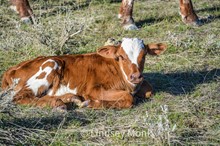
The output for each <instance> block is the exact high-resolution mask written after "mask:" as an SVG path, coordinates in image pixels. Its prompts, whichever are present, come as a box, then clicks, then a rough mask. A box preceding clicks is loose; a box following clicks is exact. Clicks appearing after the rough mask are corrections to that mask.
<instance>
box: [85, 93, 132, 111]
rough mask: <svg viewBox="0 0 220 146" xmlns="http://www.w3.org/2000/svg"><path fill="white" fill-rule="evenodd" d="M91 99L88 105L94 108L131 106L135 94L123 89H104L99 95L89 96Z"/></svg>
mask: <svg viewBox="0 0 220 146" xmlns="http://www.w3.org/2000/svg"><path fill="white" fill-rule="evenodd" d="M88 99H89V100H90V102H89V105H88V107H89V108H93V109H102V108H116V109H122V108H130V107H132V104H133V96H132V95H131V94H130V93H129V92H127V91H123V90H107V91H106V90H102V91H100V92H99V95H97V96H88V98H86V100H88Z"/></svg>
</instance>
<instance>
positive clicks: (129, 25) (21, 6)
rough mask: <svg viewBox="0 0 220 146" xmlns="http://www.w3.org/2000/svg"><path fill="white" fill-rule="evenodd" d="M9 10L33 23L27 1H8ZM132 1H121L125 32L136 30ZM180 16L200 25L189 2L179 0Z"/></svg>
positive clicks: (121, 14) (188, 22)
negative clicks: (9, 2) (9, 4)
mask: <svg viewBox="0 0 220 146" xmlns="http://www.w3.org/2000/svg"><path fill="white" fill-rule="evenodd" d="M10 1H11V4H12V5H11V6H10V7H11V8H12V9H13V10H15V11H16V12H18V13H19V15H20V18H21V20H22V21H24V22H31V21H32V22H33V21H34V17H33V11H32V9H31V7H30V4H29V2H28V0H10ZM133 5H134V0H122V3H121V7H120V11H119V15H118V17H119V18H120V19H121V20H122V25H123V27H124V29H126V30H135V29H138V28H137V26H136V25H135V22H134V19H133V17H132V13H133ZM179 5H180V15H181V17H182V20H183V22H184V23H186V24H190V25H200V21H199V19H198V16H197V15H196V13H195V11H194V9H193V5H192V2H191V0H179Z"/></svg>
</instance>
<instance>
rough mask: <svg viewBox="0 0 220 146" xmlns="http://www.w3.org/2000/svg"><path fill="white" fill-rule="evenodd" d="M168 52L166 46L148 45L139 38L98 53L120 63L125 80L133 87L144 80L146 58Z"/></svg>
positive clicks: (104, 48)
mask: <svg viewBox="0 0 220 146" xmlns="http://www.w3.org/2000/svg"><path fill="white" fill-rule="evenodd" d="M165 50H166V45H165V44H161V43H159V44H147V45H145V44H144V42H143V40H140V39H137V38H124V39H123V40H122V43H121V44H120V45H118V46H104V47H102V48H99V49H98V51H97V53H98V54H99V55H101V56H103V57H106V58H113V59H115V60H117V61H118V63H119V66H120V69H121V71H122V73H123V75H124V77H125V79H126V80H127V81H128V82H129V83H130V84H132V85H137V84H139V83H140V82H142V80H143V76H142V72H143V69H144V62H145V56H146V55H147V54H150V55H159V54H160V53H162V52H163V51H165Z"/></svg>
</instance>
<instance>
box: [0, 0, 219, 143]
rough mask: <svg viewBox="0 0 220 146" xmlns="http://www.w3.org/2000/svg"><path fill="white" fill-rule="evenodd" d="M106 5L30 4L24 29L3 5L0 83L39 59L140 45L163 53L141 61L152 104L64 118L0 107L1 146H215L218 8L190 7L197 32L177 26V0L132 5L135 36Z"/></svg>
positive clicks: (215, 2)
mask: <svg viewBox="0 0 220 146" xmlns="http://www.w3.org/2000/svg"><path fill="white" fill-rule="evenodd" d="M109 1H110V0H105V1H104V0H103V1H98V0H92V1H91V3H84V2H86V0H84V1H83V0H81V1H79V0H78V2H76V1H71V0H66V1H65V2H64V1H58V0H56V1H51V0H50V1H47V2H45V1H43V0H32V1H31V5H32V6H33V9H34V13H35V14H36V18H37V21H38V24H36V25H25V24H22V23H21V22H20V21H19V18H18V16H17V15H16V14H15V13H14V12H12V11H11V10H9V9H8V3H7V1H3V0H1V1H0V3H1V5H0V75H2V74H3V72H4V71H5V70H6V69H7V68H8V67H10V66H12V65H15V64H17V63H18V62H20V61H23V60H26V59H31V58H34V57H37V56H40V55H57V54H58V55H59V54H65V53H85V52H92V51H95V50H96V49H97V48H98V47H100V46H102V45H103V44H104V42H105V41H106V40H107V38H109V37H113V38H115V39H118V40H121V39H122V38H123V37H138V38H141V39H143V40H144V41H145V43H149V42H164V43H167V44H168V46H169V47H168V50H167V51H166V52H165V53H164V54H163V55H161V56H160V57H150V56H147V59H146V66H145V70H144V76H145V78H146V80H148V81H149V82H150V83H151V84H152V85H153V87H154V91H155V92H154V96H153V97H152V98H151V100H147V101H140V102H138V104H136V106H135V107H133V108H132V109H126V110H91V109H86V108H85V109H78V108H76V109H73V110H71V111H69V112H68V113H57V112H53V111H51V109H36V108H33V107H31V108H30V107H21V106H14V105H11V104H8V103H6V102H5V101H4V100H0V101H1V102H0V103H1V104H0V144H5V145H10V144H11V145H15V144H16V145H49V144H50V145H76V144H97V145H103V144H116V145H127V144H147V145H219V144H220V33H219V32H220V25H219V24H220V2H219V0H212V1H208V0H193V3H194V7H195V8H196V12H197V14H198V15H199V16H200V17H201V18H203V20H204V21H205V22H206V23H205V24H204V25H203V26H201V27H196V28H193V27H188V26H186V25H184V24H183V23H182V22H181V20H180V16H179V15H178V10H179V9H178V1H177V0H171V1H160V0H143V1H138V2H136V3H135V7H134V19H135V21H136V22H137V25H138V27H140V30H139V31H125V30H123V29H122V28H121V27H120V23H119V21H118V19H117V17H116V16H117V12H118V9H119V6H120V3H119V2H111V3H109ZM109 4H110V5H109ZM207 17H209V18H211V19H209V21H206V20H207ZM80 30H82V31H81V32H80V33H78V32H79V31H80ZM75 33H76V34H75ZM72 34H75V35H73V36H71V37H70V35H72ZM2 96H3V95H2ZM3 98H11V94H10V93H8V94H6V95H4V97H3ZM3 101H4V102H3Z"/></svg>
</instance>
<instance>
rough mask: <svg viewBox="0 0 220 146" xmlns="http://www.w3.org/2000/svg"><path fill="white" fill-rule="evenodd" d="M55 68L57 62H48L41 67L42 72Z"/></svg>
mask: <svg viewBox="0 0 220 146" xmlns="http://www.w3.org/2000/svg"><path fill="white" fill-rule="evenodd" d="M54 66H55V62H50V61H48V62H46V63H44V64H43V65H42V66H41V67H42V70H44V69H45V68H46V67H51V68H53V67H54Z"/></svg>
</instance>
